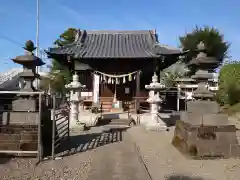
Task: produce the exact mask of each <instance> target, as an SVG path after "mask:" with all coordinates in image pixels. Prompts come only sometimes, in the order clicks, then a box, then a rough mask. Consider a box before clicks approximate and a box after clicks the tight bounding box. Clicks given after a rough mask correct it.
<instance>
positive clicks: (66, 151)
mask: <svg viewBox="0 0 240 180" xmlns="http://www.w3.org/2000/svg"><path fill="white" fill-rule="evenodd" d="M126 130H127V128H114V129H109V130H107V131H104V132H101V133H87V134H82V135H76V136H70V138H69V139H68V140H66V141H65V142H62V143H61V146H60V148H58V149H57V151H56V154H57V156H70V155H73V154H77V153H80V152H85V151H89V150H92V149H96V148H97V147H100V146H104V145H108V144H112V143H116V142H120V141H122V139H123V132H124V131H126Z"/></svg>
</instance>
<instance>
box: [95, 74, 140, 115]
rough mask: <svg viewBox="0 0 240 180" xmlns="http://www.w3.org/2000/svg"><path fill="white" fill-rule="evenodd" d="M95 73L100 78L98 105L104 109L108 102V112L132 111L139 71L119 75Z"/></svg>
mask: <svg viewBox="0 0 240 180" xmlns="http://www.w3.org/2000/svg"><path fill="white" fill-rule="evenodd" d="M96 73H97V74H98V75H99V76H100V81H101V82H100V87H99V90H100V92H99V97H100V98H99V99H100V103H102V104H103V105H105V107H106V101H108V103H107V104H108V108H107V109H109V110H110V111H115V110H116V111H123V112H124V111H125V112H126V111H130V110H131V111H132V110H134V108H135V106H134V105H135V103H134V101H135V97H136V95H137V88H136V87H137V76H139V74H140V73H139V71H135V72H132V73H128V74H121V75H113V74H105V73H101V72H96ZM110 106H111V107H110Z"/></svg>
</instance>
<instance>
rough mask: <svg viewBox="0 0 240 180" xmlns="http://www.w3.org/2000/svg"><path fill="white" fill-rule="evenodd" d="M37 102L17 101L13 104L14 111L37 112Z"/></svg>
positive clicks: (28, 100) (29, 100)
mask: <svg viewBox="0 0 240 180" xmlns="http://www.w3.org/2000/svg"><path fill="white" fill-rule="evenodd" d="M36 104H37V102H36V100H35V99H17V100H15V101H13V102H12V109H13V111H26V112H28V111H29V112H35V111H36Z"/></svg>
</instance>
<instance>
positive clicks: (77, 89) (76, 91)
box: [65, 73, 85, 128]
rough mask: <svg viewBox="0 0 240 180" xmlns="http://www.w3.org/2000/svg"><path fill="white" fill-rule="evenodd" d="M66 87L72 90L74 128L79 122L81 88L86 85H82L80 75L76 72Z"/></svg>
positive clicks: (71, 112) (71, 110)
mask: <svg viewBox="0 0 240 180" xmlns="http://www.w3.org/2000/svg"><path fill="white" fill-rule="evenodd" d="M65 87H66V88H67V89H68V90H69V91H70V97H69V101H70V115H69V116H70V117H69V120H70V125H69V126H70V128H73V127H74V126H76V125H77V124H78V123H79V119H78V117H79V104H80V101H81V90H82V89H83V88H85V85H82V84H81V83H80V82H79V77H78V75H77V74H76V73H75V74H74V75H73V80H72V82H71V83H70V84H67V85H65Z"/></svg>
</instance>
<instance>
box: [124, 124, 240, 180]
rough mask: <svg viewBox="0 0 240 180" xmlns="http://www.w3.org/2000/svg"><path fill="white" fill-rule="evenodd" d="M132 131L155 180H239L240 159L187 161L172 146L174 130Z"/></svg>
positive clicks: (139, 128) (135, 129)
mask: <svg viewBox="0 0 240 180" xmlns="http://www.w3.org/2000/svg"><path fill="white" fill-rule="evenodd" d="M128 132H129V133H130V135H131V137H132V139H133V141H135V143H136V146H137V147H138V149H139V152H140V154H141V156H142V158H143V161H144V163H145V164H146V166H147V168H148V171H149V173H150V175H151V177H152V179H153V180H164V179H167V180H239V177H240V159H225V160H191V159H187V158H185V157H184V156H183V155H182V154H181V153H180V152H179V151H178V150H177V149H175V148H174V146H172V145H171V140H172V137H173V132H174V128H171V129H170V131H168V132H147V131H146V130H145V129H144V128H143V127H141V126H136V127H133V128H131V129H129V130H128Z"/></svg>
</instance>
